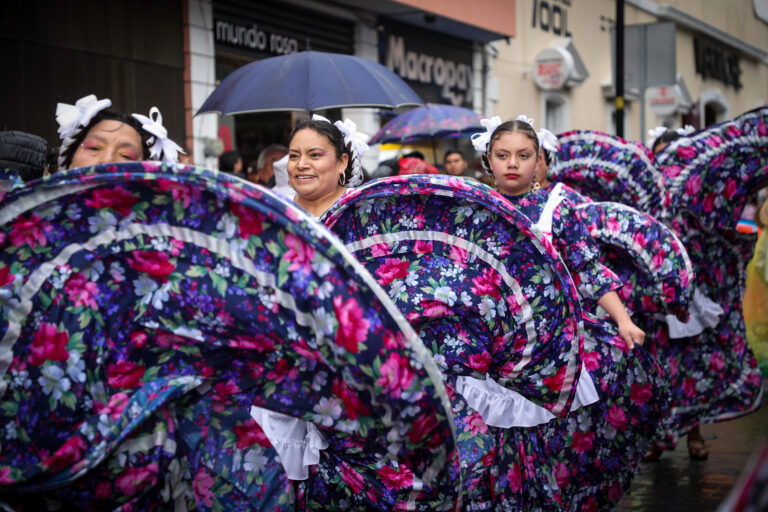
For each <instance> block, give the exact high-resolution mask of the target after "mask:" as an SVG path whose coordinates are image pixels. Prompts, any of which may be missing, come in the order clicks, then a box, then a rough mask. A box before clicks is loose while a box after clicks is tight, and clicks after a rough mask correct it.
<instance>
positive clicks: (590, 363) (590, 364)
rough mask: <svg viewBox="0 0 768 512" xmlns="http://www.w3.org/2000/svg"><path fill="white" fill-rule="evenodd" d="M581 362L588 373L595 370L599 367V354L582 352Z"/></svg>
mask: <svg viewBox="0 0 768 512" xmlns="http://www.w3.org/2000/svg"><path fill="white" fill-rule="evenodd" d="M581 362H582V363H584V366H585V367H586V368H587V370H589V371H593V370H596V369H597V368H598V367H599V366H600V354H599V353H598V352H584V353H582V355H581Z"/></svg>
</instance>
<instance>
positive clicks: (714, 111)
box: [699, 89, 731, 127]
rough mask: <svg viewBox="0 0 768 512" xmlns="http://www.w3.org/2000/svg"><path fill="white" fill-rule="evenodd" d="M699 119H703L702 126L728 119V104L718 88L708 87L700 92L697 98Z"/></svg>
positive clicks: (729, 109)
mask: <svg viewBox="0 0 768 512" xmlns="http://www.w3.org/2000/svg"><path fill="white" fill-rule="evenodd" d="M699 104H700V105H701V107H700V109H701V110H700V114H699V115H700V119H702V120H703V121H704V126H703V127H707V126H712V125H713V124H717V123H722V122H723V121H726V120H728V119H730V117H731V115H730V111H731V108H730V105H729V104H728V100H727V99H726V98H725V96H724V95H723V93H722V92H721V91H720V90H719V89H710V90H708V91H704V92H703V93H701V97H700V98H699Z"/></svg>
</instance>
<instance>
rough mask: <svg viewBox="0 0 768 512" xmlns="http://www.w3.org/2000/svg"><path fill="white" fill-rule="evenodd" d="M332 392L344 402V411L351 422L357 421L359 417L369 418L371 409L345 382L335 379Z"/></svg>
mask: <svg viewBox="0 0 768 512" xmlns="http://www.w3.org/2000/svg"><path fill="white" fill-rule="evenodd" d="M332 390H333V394H334V395H336V396H337V397H339V398H341V401H342V402H344V410H345V411H346V413H347V417H348V418H349V419H350V420H356V419H357V418H358V416H368V415H369V414H370V413H371V411H370V409H368V407H366V405H365V404H364V403H363V401H362V400H360V397H359V396H358V394H357V392H356V391H355V390H354V389H352V388H350V387H349V386H347V384H346V383H345V382H344V381H343V380H341V379H339V378H335V379H333V387H332Z"/></svg>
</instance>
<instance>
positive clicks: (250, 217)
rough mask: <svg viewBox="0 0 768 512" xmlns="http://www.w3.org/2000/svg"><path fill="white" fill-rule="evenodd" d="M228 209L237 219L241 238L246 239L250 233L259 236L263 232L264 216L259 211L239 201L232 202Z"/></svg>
mask: <svg viewBox="0 0 768 512" xmlns="http://www.w3.org/2000/svg"><path fill="white" fill-rule="evenodd" d="M230 211H231V212H232V214H233V215H235V216H236V217H237V218H238V220H239V222H238V229H239V233H240V237H241V238H245V239H248V238H249V237H250V236H251V235H254V236H259V235H260V234H262V233H263V232H264V221H265V220H266V218H265V217H264V215H262V214H261V213H259V212H257V211H255V210H252V209H251V208H248V207H247V206H244V205H242V204H240V203H232V205H231V206H230Z"/></svg>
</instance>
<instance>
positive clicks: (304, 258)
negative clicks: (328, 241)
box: [283, 233, 315, 274]
mask: <svg viewBox="0 0 768 512" xmlns="http://www.w3.org/2000/svg"><path fill="white" fill-rule="evenodd" d="M285 245H286V247H288V251H286V253H285V254H284V255H283V258H285V260H286V261H290V262H291V265H290V266H289V267H288V271H289V272H294V271H296V270H301V271H302V272H303V273H304V274H309V273H311V272H312V258H314V256H315V250H314V249H313V248H312V246H310V245H309V244H308V243H306V242H305V241H304V240H302V239H301V238H299V237H297V236H296V235H294V234H293V233H288V234H287V235H285Z"/></svg>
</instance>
